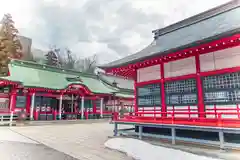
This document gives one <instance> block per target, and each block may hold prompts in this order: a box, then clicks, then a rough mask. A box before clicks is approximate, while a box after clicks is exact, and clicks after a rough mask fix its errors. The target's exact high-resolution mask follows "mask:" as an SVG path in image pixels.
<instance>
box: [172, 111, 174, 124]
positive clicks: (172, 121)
mask: <svg viewBox="0 0 240 160" xmlns="http://www.w3.org/2000/svg"><path fill="white" fill-rule="evenodd" d="M172 124H174V112H172Z"/></svg>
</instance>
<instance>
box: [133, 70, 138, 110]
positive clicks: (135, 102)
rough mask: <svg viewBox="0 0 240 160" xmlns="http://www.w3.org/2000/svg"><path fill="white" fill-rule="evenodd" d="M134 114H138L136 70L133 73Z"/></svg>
mask: <svg viewBox="0 0 240 160" xmlns="http://www.w3.org/2000/svg"><path fill="white" fill-rule="evenodd" d="M134 74H135V75H134V112H135V113H136V112H138V105H137V70H135V73H134Z"/></svg>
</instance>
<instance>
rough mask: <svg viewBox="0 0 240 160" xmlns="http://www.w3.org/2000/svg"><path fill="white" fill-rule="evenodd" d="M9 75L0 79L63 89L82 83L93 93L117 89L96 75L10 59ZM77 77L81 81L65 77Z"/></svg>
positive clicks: (25, 84) (105, 92)
mask: <svg viewBox="0 0 240 160" xmlns="http://www.w3.org/2000/svg"><path fill="white" fill-rule="evenodd" d="M9 71H10V76H8V77H1V79H4V80H9V81H14V82H20V83H22V85H23V86H25V87H40V88H48V89H55V90H60V89H65V88H67V87H68V86H69V85H71V84H82V85H84V86H86V87H87V88H88V89H89V90H90V91H91V92H93V93H104V94H111V93H113V92H116V91H117V89H112V88H108V87H107V86H106V85H104V84H103V83H102V82H101V81H100V80H99V79H98V77H97V76H96V75H92V74H85V73H81V72H76V71H72V70H63V69H60V68H56V67H52V66H47V65H40V64H36V63H33V62H26V61H20V60H11V62H10V64H9ZM76 77H79V78H80V79H81V81H79V80H75V81H69V80H67V78H76Z"/></svg>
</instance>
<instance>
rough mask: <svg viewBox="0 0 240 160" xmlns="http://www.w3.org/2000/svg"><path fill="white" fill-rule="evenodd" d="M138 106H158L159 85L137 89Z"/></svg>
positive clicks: (159, 98)
mask: <svg viewBox="0 0 240 160" xmlns="http://www.w3.org/2000/svg"><path fill="white" fill-rule="evenodd" d="M137 90H138V106H159V105H160V104H161V95H160V84H151V85H146V86H143V87H139V88H138V89H137Z"/></svg>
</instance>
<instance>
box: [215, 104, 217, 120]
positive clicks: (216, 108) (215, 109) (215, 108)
mask: <svg viewBox="0 0 240 160" xmlns="http://www.w3.org/2000/svg"><path fill="white" fill-rule="evenodd" d="M214 114H215V118H217V106H216V104H214Z"/></svg>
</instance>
